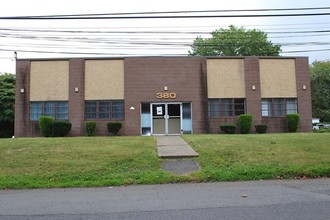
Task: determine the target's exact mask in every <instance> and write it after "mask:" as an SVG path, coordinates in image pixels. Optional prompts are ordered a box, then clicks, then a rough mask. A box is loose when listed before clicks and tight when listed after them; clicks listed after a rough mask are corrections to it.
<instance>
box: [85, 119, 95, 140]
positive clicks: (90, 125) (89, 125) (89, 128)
mask: <svg viewBox="0 0 330 220" xmlns="http://www.w3.org/2000/svg"><path fill="white" fill-rule="evenodd" d="M95 128H96V122H95V121H86V122H85V129H86V133H87V135H88V136H90V137H91V136H94V132H95Z"/></svg>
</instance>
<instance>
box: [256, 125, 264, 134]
mask: <svg viewBox="0 0 330 220" xmlns="http://www.w3.org/2000/svg"><path fill="white" fill-rule="evenodd" d="M254 127H255V128H256V132H257V133H258V134H264V133H266V131H267V125H263V124H260V125H256V126H254Z"/></svg>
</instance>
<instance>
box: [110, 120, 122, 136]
mask: <svg viewBox="0 0 330 220" xmlns="http://www.w3.org/2000/svg"><path fill="white" fill-rule="evenodd" d="M107 128H108V131H109V132H110V133H112V134H114V135H118V133H119V131H120V129H121V128H122V124H121V123H120V122H109V123H108V124H107Z"/></svg>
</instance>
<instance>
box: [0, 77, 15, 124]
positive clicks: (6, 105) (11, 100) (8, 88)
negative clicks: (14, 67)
mask: <svg viewBox="0 0 330 220" xmlns="http://www.w3.org/2000/svg"><path fill="white" fill-rule="evenodd" d="M0 103H1V105H0V121H1V122H3V121H10V122H13V121H14V106H15V75H13V74H10V73H5V74H0Z"/></svg>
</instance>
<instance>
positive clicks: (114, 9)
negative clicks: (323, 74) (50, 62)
mask: <svg viewBox="0 0 330 220" xmlns="http://www.w3.org/2000/svg"><path fill="white" fill-rule="evenodd" d="M311 7H312V8H316V7H330V2H329V0H313V1H310V0H249V1H246V0H231V1H220V0H218V1H214V0H203V1H200V0H199V1H196V0H181V1H180V0H166V1H155V0H138V1H136V0H120V1H109V0H93V1H81V0H56V1H44V0H29V1H26V0H16V1H7V2H6V4H3V5H1V8H0V17H2V18H3V17H13V16H41V15H76V14H103V13H106V14H108V13H132V12H135V13H136V12H174V11H209V10H248V9H289V8H311ZM279 13H285V14H292V13H298V14H299V13H301V14H304V13H330V10H329V9H327V10H300V11H279V12H278V11H266V12H251V11H245V12H237V11H236V12H230V13H228V12H226V13H224V12H217V13H210V12H200V13H180V14H161V15H180V16H181V15H182V16H185V15H219V14H220V15H224V14H225V15H241V14H250V15H251V14H262V15H264V14H279ZM157 15H159V14H157ZM125 16H127V15H125ZM229 25H235V26H243V27H245V28H246V29H253V28H256V29H259V30H261V31H264V32H266V33H267V34H268V39H269V40H271V41H272V42H273V43H274V44H280V45H282V53H281V56H308V57H309V62H310V63H312V62H314V61H315V60H317V61H323V60H329V59H330V38H329V36H330V15H325V16H299V17H298V16H292V17H230V18H224V17H222V18H184V19H183V18H171V19H169V18H166V19H161V18H157V19H150V18H149V19H97V20H95V19H94V20H8V19H1V18H0V73H1V72H2V73H3V72H9V73H15V60H14V51H16V52H17V58H18V59H25V58H27V59H28V58H62V57H64V58H68V57H103V56H105V57H123V56H171V55H180V56H182V55H187V54H188V50H189V49H190V45H191V44H192V42H193V40H194V39H195V38H196V37H197V36H202V37H210V32H212V31H214V30H215V29H219V28H226V27H228V26H229Z"/></svg>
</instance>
